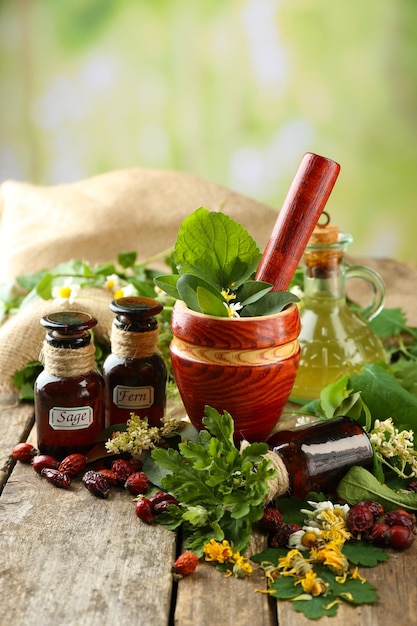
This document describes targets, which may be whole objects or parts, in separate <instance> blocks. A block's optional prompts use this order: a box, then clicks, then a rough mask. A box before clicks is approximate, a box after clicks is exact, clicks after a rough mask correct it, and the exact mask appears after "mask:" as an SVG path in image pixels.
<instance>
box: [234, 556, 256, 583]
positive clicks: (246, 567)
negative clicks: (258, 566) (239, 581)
mask: <svg viewBox="0 0 417 626" xmlns="http://www.w3.org/2000/svg"><path fill="white" fill-rule="evenodd" d="M231 560H232V561H233V562H234V565H233V575H234V576H236V578H244V577H245V576H250V575H251V574H252V572H253V568H252V565H251V564H250V563H249V562H248V560H247V559H245V557H244V556H241V555H240V554H239V552H236V553H235V554H234V555H233V557H232V559H231Z"/></svg>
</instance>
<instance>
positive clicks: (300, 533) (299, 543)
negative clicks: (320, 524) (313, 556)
mask: <svg viewBox="0 0 417 626" xmlns="http://www.w3.org/2000/svg"><path fill="white" fill-rule="evenodd" d="M306 533H311V534H314V535H316V537H317V538H319V537H320V536H321V529H320V528H316V527H315V526H303V528H302V529H301V530H296V531H295V533H292V534H291V535H290V537H289V539H288V547H289V548H295V549H296V550H309V549H310V546H308V545H305V543H303V538H304V536H305V534H306Z"/></svg>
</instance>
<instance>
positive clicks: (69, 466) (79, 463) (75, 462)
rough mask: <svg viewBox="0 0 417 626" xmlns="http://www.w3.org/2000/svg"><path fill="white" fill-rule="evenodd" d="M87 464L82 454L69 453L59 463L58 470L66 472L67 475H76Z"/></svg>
mask: <svg viewBox="0 0 417 626" xmlns="http://www.w3.org/2000/svg"><path fill="white" fill-rule="evenodd" d="M86 465H87V459H86V458H85V456H84V455H83V454H78V453H74V454H70V455H69V456H66V457H65V459H63V460H62V461H61V463H60V464H59V467H58V469H59V471H60V472H64V474H68V475H69V476H76V475H77V474H79V473H80V472H82V471H83V470H84V469H85V467H86Z"/></svg>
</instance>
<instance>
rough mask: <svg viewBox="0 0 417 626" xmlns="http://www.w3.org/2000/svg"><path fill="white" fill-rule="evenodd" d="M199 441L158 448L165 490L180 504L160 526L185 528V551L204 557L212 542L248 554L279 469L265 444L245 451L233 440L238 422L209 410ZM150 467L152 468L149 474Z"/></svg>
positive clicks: (160, 518)
mask: <svg viewBox="0 0 417 626" xmlns="http://www.w3.org/2000/svg"><path fill="white" fill-rule="evenodd" d="M203 423H204V426H205V427H206V429H207V430H201V431H200V432H199V433H198V441H196V442H193V441H188V442H187V443H181V444H179V446H178V448H179V449H178V450H175V449H172V448H169V449H162V448H157V449H156V450H153V451H152V453H151V454H152V459H153V461H154V462H155V463H156V465H157V466H159V468H162V469H163V470H165V471H166V472H167V473H166V474H165V476H164V477H163V478H162V481H161V483H162V487H163V488H164V489H165V490H166V491H168V492H170V493H172V494H173V495H174V496H175V497H176V498H177V499H178V501H179V502H180V505H179V506H177V505H170V506H169V507H168V511H167V512H166V513H163V514H162V515H159V516H158V522H161V523H162V524H166V525H167V526H168V528H170V529H172V530H174V529H176V528H178V527H179V526H180V525H181V524H182V525H183V531H184V533H185V536H186V547H187V548H190V549H191V550H194V551H195V552H196V553H197V554H199V555H201V554H202V551H203V548H204V545H205V544H206V543H208V542H209V541H210V540H211V539H213V538H214V539H215V540H216V541H222V540H223V539H227V540H228V541H229V542H231V544H232V545H233V548H234V550H237V551H242V552H243V551H244V550H245V549H246V548H247V546H248V544H249V539H250V535H251V531H252V525H253V524H254V522H256V521H258V520H259V519H260V518H261V517H262V515H263V511H264V501H265V498H266V496H267V494H268V482H269V481H270V480H271V479H273V478H274V476H275V472H276V471H275V469H273V468H272V466H271V464H270V462H269V460H268V459H266V458H265V457H264V456H263V455H264V454H266V452H267V451H268V446H267V444H266V443H252V444H250V445H248V446H247V447H245V448H244V449H243V450H242V451H241V452H239V450H238V449H237V447H236V445H235V443H234V440H233V420H232V417H231V416H230V414H229V413H227V411H225V412H224V413H223V414H222V415H221V414H220V413H219V412H218V411H216V410H215V409H213V408H211V407H206V410H205V417H204V418H203ZM148 469H149V468H147V471H148Z"/></svg>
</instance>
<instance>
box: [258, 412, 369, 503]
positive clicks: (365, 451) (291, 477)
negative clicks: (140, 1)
mask: <svg viewBox="0 0 417 626" xmlns="http://www.w3.org/2000/svg"><path fill="white" fill-rule="evenodd" d="M267 443H268V446H269V448H270V450H272V452H274V453H275V454H277V455H278V456H279V457H280V459H281V460H282V461H283V463H284V466H285V468H283V469H284V471H285V470H286V472H287V473H288V476H287V477H286V478H287V482H286V487H287V493H286V494H285V495H291V496H296V497H298V498H301V499H304V498H305V496H306V495H307V494H308V493H309V492H311V491H316V492H323V493H325V494H329V495H331V494H334V493H335V491H336V487H337V485H338V483H339V482H340V480H341V479H342V478H343V476H344V475H345V474H346V473H347V471H348V470H349V469H350V468H351V467H352V466H354V465H360V466H362V467H367V468H368V469H370V468H371V467H372V462H373V450H372V446H371V443H370V440H369V437H368V436H367V434H366V432H365V431H364V430H363V428H362V426H361V425H360V424H359V423H358V422H357V421H355V420H353V419H352V418H350V417H346V416H342V417H337V418H333V419H330V420H323V421H317V422H315V423H312V424H307V425H305V426H298V427H295V428H293V429H291V430H278V431H277V432H276V433H274V434H273V435H272V436H271V437H270V438H269V439H268V442H267ZM280 495H284V494H283V493H281V494H280Z"/></svg>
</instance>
